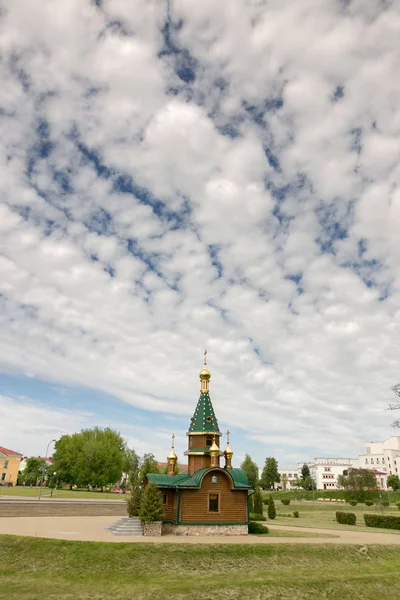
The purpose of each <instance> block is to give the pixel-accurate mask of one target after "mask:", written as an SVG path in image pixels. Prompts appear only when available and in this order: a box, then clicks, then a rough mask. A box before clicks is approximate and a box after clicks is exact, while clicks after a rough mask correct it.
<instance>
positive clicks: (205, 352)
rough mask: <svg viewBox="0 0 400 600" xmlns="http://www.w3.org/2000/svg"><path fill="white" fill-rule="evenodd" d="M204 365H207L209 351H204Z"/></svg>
mask: <svg viewBox="0 0 400 600" xmlns="http://www.w3.org/2000/svg"><path fill="white" fill-rule="evenodd" d="M204 364H205V365H206V364H207V350H204Z"/></svg>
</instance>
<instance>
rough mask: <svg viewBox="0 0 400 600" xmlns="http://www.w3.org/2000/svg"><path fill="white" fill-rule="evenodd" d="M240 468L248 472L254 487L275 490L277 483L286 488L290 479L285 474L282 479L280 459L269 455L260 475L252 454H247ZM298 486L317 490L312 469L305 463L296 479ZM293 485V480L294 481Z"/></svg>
mask: <svg viewBox="0 0 400 600" xmlns="http://www.w3.org/2000/svg"><path fill="white" fill-rule="evenodd" d="M240 468H241V469H243V471H245V472H246V474H247V478H248V480H249V483H250V485H252V486H253V487H254V488H256V489H257V488H261V489H262V490H275V485H276V484H279V483H280V484H281V486H282V487H283V489H286V485H287V484H288V479H287V477H286V476H285V475H283V477H282V479H281V476H280V474H279V471H278V461H277V460H276V458H273V457H268V458H266V459H265V464H264V468H263V470H262V472H261V477H259V470H258V467H257V465H256V463H255V462H254V461H253V459H252V458H251V456H249V455H248V454H246V456H245V459H244V461H243V462H242V464H241V465H240ZM296 483H297V486H296V487H298V488H301V489H303V490H313V489H314V490H315V488H316V484H315V481H314V480H313V479H312V477H311V473H310V469H309V468H308V465H306V464H304V465H303V468H302V470H301V477H299V478H298V480H297V481H296ZM292 485H293V482H292Z"/></svg>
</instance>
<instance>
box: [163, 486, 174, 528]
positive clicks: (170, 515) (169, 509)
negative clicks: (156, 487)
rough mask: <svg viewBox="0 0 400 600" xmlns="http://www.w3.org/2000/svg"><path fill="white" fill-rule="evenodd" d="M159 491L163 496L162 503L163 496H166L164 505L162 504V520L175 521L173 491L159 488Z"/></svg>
mask: <svg viewBox="0 0 400 600" xmlns="http://www.w3.org/2000/svg"><path fill="white" fill-rule="evenodd" d="M160 491H161V493H162V495H163V501H164V495H165V496H166V498H165V499H166V503H165V504H164V519H165V520H166V521H175V519H176V502H177V499H176V493H175V490H170V489H162V488H161V489H160Z"/></svg>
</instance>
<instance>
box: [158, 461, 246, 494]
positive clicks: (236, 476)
mask: <svg viewBox="0 0 400 600" xmlns="http://www.w3.org/2000/svg"><path fill="white" fill-rule="evenodd" d="M218 470H219V471H224V472H225V473H227V474H228V475H229V476H230V477H231V479H232V481H233V487H234V488H235V489H242V490H243V489H246V490H252V489H253V488H252V487H251V485H249V482H248V480H247V475H246V473H245V472H244V471H242V469H222V468H220V467H218V468H215V467H211V468H206V469H199V470H198V471H196V472H195V473H193V475H188V474H187V472H186V471H184V472H183V473H180V474H179V475H159V474H158V473H149V474H148V475H147V479H148V482H149V483H154V484H155V485H156V486H157V487H169V488H195V489H198V488H199V487H200V484H201V480H202V479H203V477H204V475H205V474H206V473H207V472H208V471H218Z"/></svg>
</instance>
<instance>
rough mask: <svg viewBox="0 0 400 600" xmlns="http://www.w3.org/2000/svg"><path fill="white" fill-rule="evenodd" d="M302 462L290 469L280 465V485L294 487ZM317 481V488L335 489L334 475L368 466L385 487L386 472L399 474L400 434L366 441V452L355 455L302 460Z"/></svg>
mask: <svg viewBox="0 0 400 600" xmlns="http://www.w3.org/2000/svg"><path fill="white" fill-rule="evenodd" d="M303 464H304V463H298V464H297V467H294V468H293V469H279V473H280V476H281V483H280V484H279V487H280V488H286V489H287V490H290V489H295V488H296V487H297V486H296V480H298V479H299V478H300V477H301V469H302V467H303ZM305 464H306V465H307V466H308V468H309V469H310V474H311V476H312V478H313V479H314V481H315V482H316V488H317V490H337V489H338V485H337V478H338V476H339V475H343V474H346V473H347V471H348V470H349V469H350V468H352V467H353V468H359V469H370V470H371V471H373V473H374V474H375V477H376V480H377V483H378V487H379V488H380V489H383V490H385V489H387V477H388V475H400V436H391V437H389V438H387V439H386V440H385V441H384V442H367V443H366V444H365V453H364V454H361V455H360V456H359V457H358V458H322V457H317V458H315V459H314V461H313V462H308V463H305Z"/></svg>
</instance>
